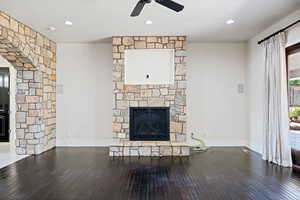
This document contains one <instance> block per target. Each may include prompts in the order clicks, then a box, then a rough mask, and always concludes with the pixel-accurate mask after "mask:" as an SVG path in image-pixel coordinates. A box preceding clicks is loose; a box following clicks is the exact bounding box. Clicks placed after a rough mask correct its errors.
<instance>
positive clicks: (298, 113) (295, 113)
mask: <svg viewBox="0 0 300 200" xmlns="http://www.w3.org/2000/svg"><path fill="white" fill-rule="evenodd" d="M299 116H300V108H296V109H295V110H294V111H293V112H291V113H290V117H291V118H297V117H299Z"/></svg>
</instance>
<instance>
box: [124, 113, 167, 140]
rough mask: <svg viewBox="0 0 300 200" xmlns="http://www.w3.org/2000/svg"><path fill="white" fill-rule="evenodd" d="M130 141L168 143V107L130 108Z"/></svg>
mask: <svg viewBox="0 0 300 200" xmlns="http://www.w3.org/2000/svg"><path fill="white" fill-rule="evenodd" d="M129 121H130V133H129V134H130V140H131V141H169V140H170V109H169V108H168V107H131V108H130V119H129Z"/></svg>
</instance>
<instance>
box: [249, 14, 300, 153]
mask: <svg viewBox="0 0 300 200" xmlns="http://www.w3.org/2000/svg"><path fill="white" fill-rule="evenodd" d="M299 18H300V10H298V11H296V12H294V13H292V14H291V15H289V16H288V17H286V18H284V19H282V20H281V21H279V22H278V23H276V24H274V25H273V26H271V27H269V28H268V29H266V30H264V31H263V32H262V33H260V34H258V35H256V36H255V37H253V38H252V39H251V40H249V41H248V44H247V69H246V88H247V89H246V91H247V108H248V113H249V121H248V123H249V125H248V135H249V138H248V141H249V147H250V148H251V149H252V150H254V151H257V152H259V153H261V152H262V130H263V126H262V125H263V124H262V116H263V112H262V110H263V75H264V55H263V49H262V47H261V46H259V45H257V42H258V41H259V40H260V39H263V38H264V37H266V36H268V35H269V34H272V33H273V32H276V31H278V30H280V29H281V28H283V27H285V26H287V25H288V24H291V23H293V22H295V21H296V20H298V19H299ZM297 42H300V28H299V27H297V28H296V29H294V30H291V31H290V32H289V34H288V45H292V44H295V43H297Z"/></svg>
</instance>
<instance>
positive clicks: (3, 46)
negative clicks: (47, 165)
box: [0, 11, 56, 154]
mask: <svg viewBox="0 0 300 200" xmlns="http://www.w3.org/2000/svg"><path fill="white" fill-rule="evenodd" d="M0 55H1V56H3V57H4V58H5V59H6V60H7V61H8V62H10V63H11V64H12V66H14V67H15V68H16V70H17V94H16V103H17V106H16V109H17V111H16V146H17V148H16V150H17V153H18V154H39V153H41V152H43V151H46V150H48V149H50V148H53V147H54V146H55V135H56V89H55V86H56V44H55V42H53V41H51V40H49V39H48V38H46V37H45V36H44V35H42V34H40V33H38V32H36V31H34V30H32V29H31V28H30V27H28V26H26V25H24V24H22V23H20V22H18V21H17V20H15V19H14V18H12V17H10V16H9V15H7V14H5V13H4V12H2V11H0Z"/></svg>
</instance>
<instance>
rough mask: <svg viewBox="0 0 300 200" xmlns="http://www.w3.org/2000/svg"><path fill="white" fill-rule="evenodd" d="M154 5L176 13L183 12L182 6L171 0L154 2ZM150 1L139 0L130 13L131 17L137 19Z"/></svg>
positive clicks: (156, 0)
mask: <svg viewBox="0 0 300 200" xmlns="http://www.w3.org/2000/svg"><path fill="white" fill-rule="evenodd" d="M154 1H155V2H156V3H158V4H160V5H162V6H164V7H167V8H169V9H171V10H174V11H176V12H180V11H182V10H183V8H184V6H183V5H181V4H179V3H176V2H174V1H172V0H154ZM151 2H152V0H139V2H138V3H137V4H136V6H135V7H134V9H133V11H132V13H131V15H130V16H131V17H137V16H139V15H140V14H141V12H142V10H143V8H144V6H145V5H146V4H149V3H151Z"/></svg>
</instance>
